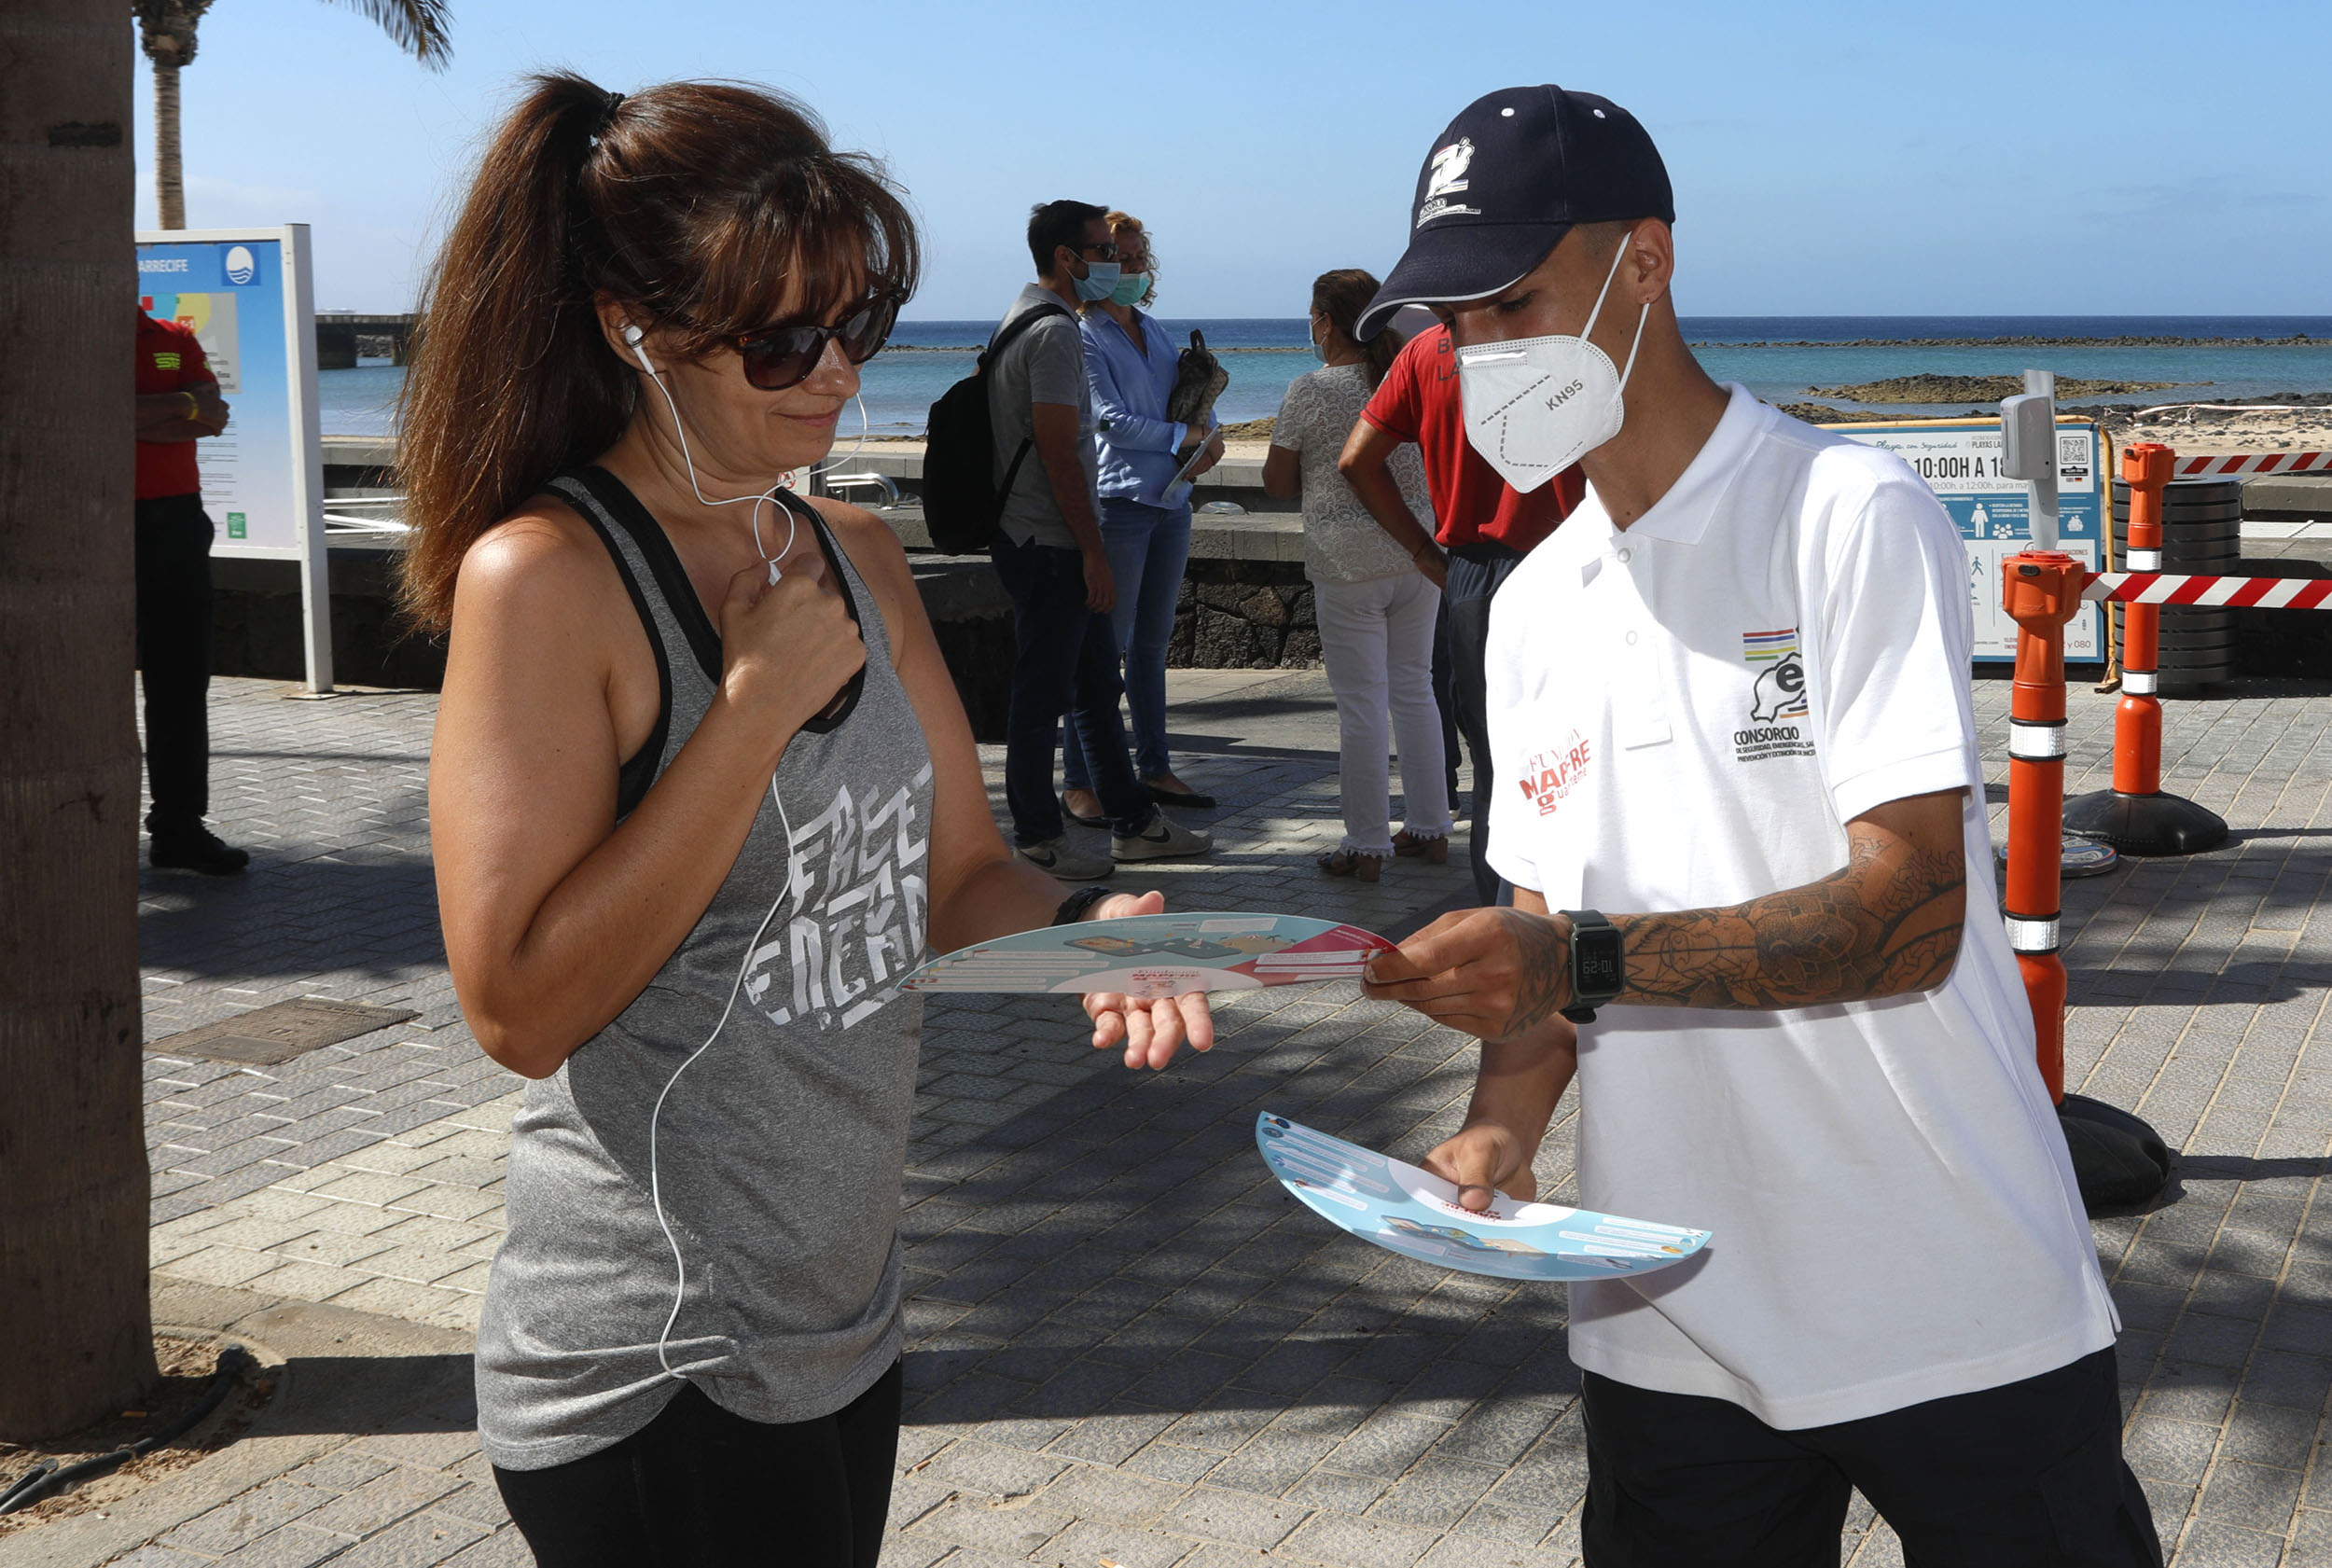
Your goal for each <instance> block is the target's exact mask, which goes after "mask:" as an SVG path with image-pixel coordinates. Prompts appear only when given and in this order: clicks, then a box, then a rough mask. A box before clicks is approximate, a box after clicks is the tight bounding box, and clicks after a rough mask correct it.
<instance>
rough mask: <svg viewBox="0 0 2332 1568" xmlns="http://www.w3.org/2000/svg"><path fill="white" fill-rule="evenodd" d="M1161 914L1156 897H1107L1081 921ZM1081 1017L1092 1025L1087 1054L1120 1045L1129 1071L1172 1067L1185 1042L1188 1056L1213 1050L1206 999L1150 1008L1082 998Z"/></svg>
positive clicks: (1109, 994) (1097, 995)
mask: <svg viewBox="0 0 2332 1568" xmlns="http://www.w3.org/2000/svg"><path fill="white" fill-rule="evenodd" d="M1165 909H1166V895H1164V894H1162V893H1145V894H1142V895H1139V896H1136V895H1133V894H1130V893H1117V894H1112V895H1110V896H1108V897H1107V898H1104V899H1103V900H1102V901H1101V902H1100V903H1098V904H1095V905H1094V906H1093V908H1092V909H1091V910H1090V911H1089V912H1088V913H1087V915H1086V917H1085V918H1086V919H1087V920H1120V919H1123V918H1124V917H1125V916H1127V915H1155V914H1160V913H1163V912H1164V910H1165ZM1085 1016H1086V1017H1088V1018H1090V1019H1091V1020H1093V1048H1094V1049H1095V1050H1106V1049H1108V1048H1110V1047H1112V1046H1116V1045H1119V1044H1122V1045H1123V1046H1124V1047H1125V1048H1126V1065H1127V1066H1129V1067H1150V1068H1159V1067H1163V1066H1165V1065H1166V1064H1167V1063H1168V1062H1172V1061H1173V1059H1174V1052H1175V1051H1176V1050H1177V1049H1178V1048H1180V1047H1181V1046H1182V1044H1183V1043H1184V1042H1185V1041H1188V1042H1189V1045H1190V1048H1191V1049H1192V1050H1194V1051H1205V1050H1213V1049H1214V1048H1215V1014H1214V1013H1213V1012H1212V1011H1211V1010H1209V1008H1208V1006H1207V1003H1206V994H1205V993H1204V992H1191V993H1190V994H1188V995H1187V996H1167V997H1161V998H1159V1000H1157V1001H1155V1002H1145V1001H1140V1000H1138V999H1136V998H1134V997H1131V996H1121V995H1119V994H1118V993H1117V992H1114V991H1097V992H1090V994H1088V995H1087V997H1086V998H1085Z"/></svg>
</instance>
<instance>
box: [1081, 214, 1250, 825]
mask: <svg viewBox="0 0 2332 1568" xmlns="http://www.w3.org/2000/svg"><path fill="white" fill-rule="evenodd" d="M1109 227H1110V232H1111V236H1112V238H1114V239H1115V240H1116V241H1117V260H1118V264H1119V268H1120V271H1119V276H1118V285H1117V293H1116V294H1114V295H1112V296H1111V297H1110V298H1107V299H1101V300H1095V301H1093V302H1092V303H1090V304H1088V305H1087V306H1086V307H1085V311H1084V314H1083V316H1082V318H1081V319H1080V321H1079V323H1078V325H1079V326H1080V328H1081V329H1082V330H1083V332H1084V334H1085V374H1086V378H1087V380H1089V381H1090V382H1092V385H1093V414H1094V418H1095V419H1096V420H1097V421H1098V422H1099V423H1100V434H1099V435H1098V436H1096V437H1095V441H1096V443H1097V445H1098V447H1099V453H1100V459H1101V461H1100V469H1101V484H1100V490H1101V502H1102V515H1101V523H1102V543H1103V544H1104V547H1106V548H1107V549H1108V551H1109V573H1110V576H1112V577H1113V578H1114V579H1116V581H1117V607H1116V608H1115V609H1113V610H1112V611H1111V612H1110V622H1111V626H1112V628H1113V629H1114V630H1115V631H1116V632H1117V652H1118V653H1119V655H1120V656H1122V657H1123V658H1124V659H1125V661H1126V704H1127V706H1128V707H1130V708H1131V709H1132V711H1133V762H1134V771H1135V772H1136V773H1138V774H1139V775H1140V776H1141V779H1142V782H1143V783H1144V784H1147V785H1149V787H1150V793H1151V794H1152V795H1154V796H1156V797H1157V798H1158V799H1159V803H1160V804H1161V805H1168V806H1180V807H1184V808H1186V809H1196V810H1200V811H1204V810H1206V809H1208V808H1209V807H1212V806H1213V805H1214V804H1215V800H1214V798H1213V797H1212V796H1207V795H1201V794H1200V793H1199V792H1198V791H1196V790H1193V789H1192V788H1191V787H1190V786H1189V785H1187V784H1184V783H1183V782H1182V781H1181V780H1180V779H1178V778H1176V777H1175V776H1174V769H1173V759H1172V758H1171V757H1170V756H1167V753H1166V644H1167V640H1168V639H1169V638H1170V637H1172V636H1173V630H1174V602H1175V599H1176V597H1177V596H1178V595H1179V594H1180V592H1181V590H1182V569H1183V566H1184V564H1185V562H1187V561H1188V560H1189V559H1190V486H1189V484H1188V483H1187V481H1186V482H1184V483H1182V484H1173V483H1172V482H1171V481H1172V480H1173V477H1174V474H1175V472H1176V471H1177V470H1178V469H1180V468H1181V467H1182V465H1184V464H1185V463H1187V462H1188V461H1189V459H1190V456H1191V453H1192V452H1193V451H1196V450H1197V449H1198V448H1199V447H1200V446H1201V444H1203V445H1205V446H1206V447H1207V449H1208V450H1207V452H1206V454H1205V455H1204V456H1203V457H1201V458H1200V460H1199V465H1198V468H1197V469H1196V470H1195V472H1194V475H1193V477H1196V474H1201V473H1204V472H1205V471H1206V470H1207V469H1209V468H1211V467H1213V466H1214V465H1215V463H1216V462H1217V461H1219V460H1220V459H1221V457H1222V455H1223V442H1222V437H1219V436H1216V435H1215V434H1214V433H1213V432H1212V431H1211V430H1207V429H1200V428H1196V427H1193V426H1191V425H1187V424H1184V423H1180V422H1179V421H1175V420H1170V419H1168V418H1167V417H1166V401H1167V398H1168V396H1169V395H1172V393H1173V390H1174V362H1175V353H1174V346H1173V342H1172V341H1171V340H1168V338H1167V336H1166V329H1165V328H1164V327H1162V326H1159V325H1158V323H1157V322H1156V321H1155V320H1153V319H1152V318H1151V317H1149V316H1148V315H1146V314H1145V313H1144V312H1142V310H1141V309H1140V308H1139V307H1140V306H1142V305H1145V304H1147V303H1148V302H1149V300H1150V299H1151V298H1153V297H1154V296H1155V295H1156V293H1157V275H1158V269H1157V266H1156V263H1155V261H1154V259H1153V258H1152V257H1151V255H1150V241H1149V235H1148V234H1147V233H1146V232H1145V230H1144V229H1143V228H1142V224H1141V221H1140V220H1139V219H1137V218H1134V217H1132V216H1131V215H1128V214H1125V213H1117V212H1113V213H1111V214H1110V215H1109ZM1062 782H1063V784H1065V786H1066V787H1065V788H1064V790H1063V791H1062V798H1061V805H1062V810H1063V811H1065V812H1067V813H1068V814H1069V815H1070V816H1071V817H1072V818H1074V819H1075V820H1076V821H1078V822H1081V823H1085V824H1087V825H1088V826H1094V825H1105V823H1106V819H1105V818H1104V817H1103V816H1102V814H1101V809H1102V805H1101V799H1100V798H1099V797H1098V796H1096V795H1095V794H1094V793H1093V791H1092V787H1091V784H1092V780H1091V777H1090V774H1089V773H1088V771H1087V770H1086V762H1085V754H1084V751H1083V750H1082V749H1081V748H1080V746H1079V745H1078V743H1077V735H1076V728H1075V727H1074V726H1070V727H1067V728H1066V732H1065V734H1064V735H1063V737H1062Z"/></svg>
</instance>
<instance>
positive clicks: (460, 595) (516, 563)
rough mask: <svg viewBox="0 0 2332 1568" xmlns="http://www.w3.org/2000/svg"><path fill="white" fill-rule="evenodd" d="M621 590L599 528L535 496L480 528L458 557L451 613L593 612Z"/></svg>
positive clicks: (558, 614)
mask: <svg viewBox="0 0 2332 1568" xmlns="http://www.w3.org/2000/svg"><path fill="white" fill-rule="evenodd" d="M621 592H622V588H621V584H620V582H619V580H618V578H617V576H616V575H615V571H614V568H613V562H610V560H609V559H608V555H607V548H606V546H605V545H604V544H602V543H601V542H600V538H599V534H598V533H597V532H596V531H595V530H593V528H592V527H591V525H590V523H588V522H586V521H584V520H583V518H582V516H581V514H579V513H578V512H576V509H575V508H574V507H572V506H568V505H567V504H566V503H564V502H563V501H559V500H555V499H553V498H552V497H550V496H548V495H538V496H535V497H534V498H533V499H531V500H529V501H528V502H527V503H526V504H525V505H524V506H521V507H520V508H519V509H518V510H516V511H514V512H512V513H511V514H510V515H509V516H507V517H506V518H504V519H503V520H501V521H500V522H497V523H495V524H494V525H493V527H492V528H489V529H488V530H486V532H485V533H483V534H479V536H478V539H477V541H476V542H475V543H473V544H472V545H471V546H470V548H469V549H468V551H467V552H466V553H465V555H464V556H463V557H462V571H461V576H459V577H458V578H457V579H456V581H455V585H454V590H453V604H454V614H455V617H457V618H465V617H463V612H464V611H465V610H468V611H471V612H477V611H480V610H491V611H493V613H494V614H495V617H496V618H497V619H499V618H501V617H504V616H508V615H517V616H520V617H533V616H535V615H546V614H548V615H552V616H556V617H560V618H564V617H565V616H566V615H569V614H578V613H580V614H597V613H599V612H600V610H601V609H602V608H603V607H604V606H603V605H602V604H601V601H603V600H604V599H606V598H607V596H608V595H609V594H611V593H612V594H616V595H618V596H619V595H620V594H621Z"/></svg>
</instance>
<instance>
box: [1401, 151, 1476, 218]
mask: <svg viewBox="0 0 2332 1568" xmlns="http://www.w3.org/2000/svg"><path fill="white" fill-rule="evenodd" d="M1473 161H1474V142H1473V138H1471V137H1468V136H1461V137H1459V138H1458V139H1457V140H1456V141H1454V142H1452V143H1451V144H1450V145H1449V146H1446V147H1441V148H1438V149H1437V150H1436V151H1435V153H1434V155H1433V157H1432V158H1431V159H1429V160H1426V163H1425V167H1426V169H1427V170H1428V171H1429V173H1427V175H1426V178H1425V199H1424V201H1423V202H1421V203H1420V204H1419V205H1418V208H1417V222H1416V223H1415V224H1414V225H1412V226H1411V227H1412V228H1415V229H1423V228H1424V227H1425V225H1427V224H1429V223H1431V222H1432V221H1433V220H1434V219H1436V218H1437V217H1452V216H1468V217H1479V216H1480V215H1481V211H1482V210H1481V209H1480V208H1479V207H1469V206H1467V205H1465V204H1464V202H1462V201H1451V200H1450V198H1451V197H1452V196H1455V195H1458V194H1459V193H1460V192H1462V191H1464V189H1465V187H1466V179H1465V171H1466V170H1467V169H1468V168H1469V167H1471V166H1472V164H1473Z"/></svg>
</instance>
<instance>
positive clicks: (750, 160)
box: [397, 72, 921, 631]
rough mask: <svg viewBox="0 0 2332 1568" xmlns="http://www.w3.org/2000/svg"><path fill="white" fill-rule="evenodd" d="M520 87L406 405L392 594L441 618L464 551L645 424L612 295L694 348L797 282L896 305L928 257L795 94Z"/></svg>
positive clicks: (723, 87) (765, 307) (463, 226)
mask: <svg viewBox="0 0 2332 1568" xmlns="http://www.w3.org/2000/svg"><path fill="white" fill-rule="evenodd" d="M527 82H528V90H527V92H526V95H525V97H524V99H523V100H522V101H521V103H520V104H519V105H518V107H517V108H516V109H514V110H513V111H512V112H511V114H510V116H509V118H507V119H506V120H504V121H503V123H502V125H501V127H500V129H499V130H497V131H496V132H495V133H494V136H493V142H492V143H491V144H490V145H489V146H488V147H487V149H486V155H485V158H484V160H483V161H482V163H481V164H480V165H479V171H478V177H477V179H476V181H475V182H473V183H472V185H471V186H470V189H469V195H468V197H467V199H466V200H465V201H464V203H463V205H462V209H461V213H460V215H459V216H458V217H457V218H456V219H455V220H454V224H453V229H452V231H451V233H450V234H449V235H448V236H447V237H446V242H445V246H444V249H443V250H442V251H441V252H440V253H439V254H438V257H437V268H436V271H434V273H433V274H432V277H431V281H430V284H429V285H428V288H427V290H426V293H425V296H424V298H423V301H422V308H421V315H420V320H419V322H418V324H417V326H416V328H415V331H414V336H413V350H412V359H411V365H412V368H411V370H410V372H409V374H408V376H407V378H406V382H405V393H404V397H403V401H402V404H401V407H400V409H399V420H398V442H397V444H398V453H397V468H398V471H399V477H400V479H402V481H403V485H404V489H405V496H406V506H405V517H406V521H407V522H408V524H409V526H410V527H411V529H412V534H411V537H410V548H409V549H408V550H407V551H406V553H405V560H404V573H403V578H402V582H401V585H400V590H399V598H400V601H401V603H402V604H403V607H404V609H405V611H406V613H407V614H408V615H409V617H411V618H412V619H413V620H414V621H415V622H417V623H418V624H419V625H421V626H423V627H424V628H427V629H430V630H433V631H437V630H442V629H443V628H444V627H445V626H446V625H447V623H448V622H449V620H450V619H451V614H452V606H453V584H454V580H455V577H456V576H458V574H459V573H460V571H461V565H462V558H463V556H464V555H465V554H466V553H467V552H468V549H469V548H470V546H471V545H473V544H475V543H476V542H477V541H478V539H479V536H480V535H481V534H484V533H485V532H486V531H487V530H488V529H490V528H492V527H493V525H494V523H495V522H497V521H499V520H501V519H502V518H504V517H507V515H508V514H509V513H510V512H511V511H512V510H513V509H515V508H516V507H517V506H519V505H520V504H521V503H522V502H524V501H525V500H526V498H527V497H528V496H530V495H532V494H534V493H535V492H536V491H537V490H539V489H540V488H541V487H542V485H543V484H544V482H545V481H547V480H548V479H550V478H551V477H552V476H553V475H555V474H557V473H558V472H559V471H560V470H561V469H562V468H567V467H571V466H574V465H576V464H580V463H585V462H589V461H590V459H592V458H594V457H596V456H598V455H599V454H600V453H601V452H603V451H606V450H607V449H608V448H609V447H611V446H613V445H614V444H615V443H616V441H617V439H618V437H620V436H621V435H622V434H623V430H624V426H625V425H626V424H627V423H629V422H630V420H631V417H632V404H633V400H634V399H635V397H636V396H637V395H638V382H637V377H636V373H635V372H634V371H632V369H631V368H630V367H629V366H628V365H627V364H626V363H625V362H624V361H621V360H619V359H618V358H617V356H616V355H615V354H614V353H613V352H612V351H611V350H610V349H609V348H608V346H607V340H606V338H605V337H604V334H603V333H602V332H601V329H600V324H599V319H598V316H597V314H596V311H595V301H596V299H597V298H598V297H599V296H601V295H602V294H605V295H608V296H612V297H613V298H615V299H617V300H618V301H619V302H621V303H622V304H624V305H626V306H629V307H631V308H632V310H633V311H634V312H636V314H637V317H638V319H639V321H640V322H641V324H642V325H643V326H646V325H649V324H651V323H653V324H658V325H662V326H667V327H670V328H672V329H673V330H674V331H675V332H676V334H677V335H678V337H679V348H680V351H681V352H682V353H683V354H690V355H697V354H709V353H711V352H712V351H713V350H714V349H715V347H717V346H718V345H719V344H720V342H721V340H723V339H724V338H728V337H731V336H734V335H736V334H740V333H744V332H750V331H753V330H754V329H755V328H757V327H759V326H766V325H768V324H769V323H770V321H772V320H773V319H775V318H776V316H777V313H778V312H779V311H780V309H781V308H783V306H784V301H785V300H786V298H787V297H788V294H789V292H798V298H799V304H798V308H801V309H808V310H816V311H826V312H830V311H831V310H833V309H834V308H836V307H839V306H840V305H842V304H844V303H846V302H848V301H850V300H852V299H854V298H861V297H864V296H865V295H867V294H871V293H875V292H878V291H888V292H892V293H895V294H897V295H899V296H901V297H902V298H903V297H904V296H906V295H907V294H909V293H911V292H912V291H913V289H914V286H915V281H916V276H917V272H918V271H919V268H920V263H921V247H920V244H919V242H918V240H917V237H916V233H915V224H914V219H913V218H912V217H911V216H910V215H909V213H908V211H907V206H906V203H905V201H903V200H902V199H901V195H900V192H899V191H898V189H897V187H895V186H894V185H893V184H892V182H891V180H890V178H889V177H888V175H887V174H886V173H884V171H883V169H882V167H881V164H879V163H877V162H876V161H875V160H872V159H870V158H868V157H866V156H864V155H862V154H858V153H840V152H836V151H835V150H834V149H833V148H832V147H830V146H827V144H826V132H825V128H824V127H823V126H821V125H820V124H819V123H818V121H817V119H816V118H815V117H814V116H813V115H812V113H811V111H810V110H809V109H808V108H806V107H805V106H803V105H802V104H798V103H796V102H794V101H793V100H791V99H789V98H786V97H784V96H783V95H781V94H778V93H775V92H772V91H770V90H766V89H763V88H757V87H752V86H747V85H745V84H743V83H730V82H670V83H666V84H664V85H662V86H660V87H652V88H648V89H646V90H643V91H640V92H636V93H633V94H632V95H631V96H629V97H625V96H623V95H621V94H618V93H611V92H607V91H604V90H602V89H600V88H598V87H596V86H594V85H593V84H592V83H590V82H589V81H586V80H585V79H584V78H583V77H581V76H576V75H574V74H573V73H571V72H549V73H544V74H540V75H537V76H530V77H528V78H527ZM797 284H798V291H797V286H796V285H797Z"/></svg>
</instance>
